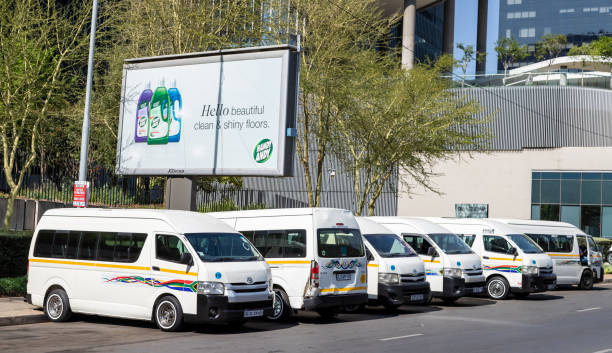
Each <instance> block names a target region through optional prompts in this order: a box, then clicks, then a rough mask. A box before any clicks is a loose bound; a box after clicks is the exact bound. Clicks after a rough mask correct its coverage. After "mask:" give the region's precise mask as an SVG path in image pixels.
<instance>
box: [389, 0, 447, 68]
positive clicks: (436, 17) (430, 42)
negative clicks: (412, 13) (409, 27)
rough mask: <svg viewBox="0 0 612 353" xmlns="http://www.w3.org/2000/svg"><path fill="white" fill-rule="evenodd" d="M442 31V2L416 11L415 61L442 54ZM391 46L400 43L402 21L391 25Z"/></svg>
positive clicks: (429, 58) (399, 44)
mask: <svg viewBox="0 0 612 353" xmlns="http://www.w3.org/2000/svg"><path fill="white" fill-rule="evenodd" d="M443 32H444V3H440V4H438V5H435V6H430V7H427V8H425V9H423V10H420V11H417V13H416V23H415V33H414V35H415V38H414V59H415V61H416V62H426V61H428V60H435V59H436V58H438V57H439V56H440V55H442V45H443V44H442V37H443ZM387 44H388V45H389V46H390V47H392V48H400V47H401V45H402V22H401V21H400V22H398V23H397V24H396V25H395V26H392V27H391V29H390V31H389V42H388V43H387Z"/></svg>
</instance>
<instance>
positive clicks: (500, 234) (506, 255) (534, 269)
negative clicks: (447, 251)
mask: <svg viewBox="0 0 612 353" xmlns="http://www.w3.org/2000/svg"><path fill="white" fill-rule="evenodd" d="M426 219H427V220H429V221H431V222H434V223H437V224H439V225H441V226H443V227H444V228H447V229H448V230H449V231H451V232H453V233H455V234H457V235H459V236H460V237H461V238H462V239H463V240H464V241H465V242H466V243H467V244H468V245H469V246H470V247H471V248H472V250H474V252H475V253H476V254H478V255H479V256H480V258H481V259H482V265H483V268H484V274H485V277H486V279H487V286H486V290H487V294H488V295H489V297H491V298H493V299H505V298H506V297H507V296H508V294H509V293H510V292H512V293H513V294H514V295H515V296H516V297H526V296H528V295H529V294H530V293H536V292H544V291H547V290H552V289H555V287H556V282H557V276H556V275H555V274H554V273H553V267H552V260H551V259H550V257H549V256H548V255H546V254H545V253H544V252H543V251H542V249H541V248H540V247H539V246H538V245H537V244H536V243H535V242H534V241H533V240H531V239H530V238H529V237H527V236H526V235H524V234H522V233H519V232H517V231H516V230H514V229H512V228H511V227H509V226H508V225H506V224H503V223H501V222H498V221H492V220H489V219H480V218H464V219H455V218H426Z"/></svg>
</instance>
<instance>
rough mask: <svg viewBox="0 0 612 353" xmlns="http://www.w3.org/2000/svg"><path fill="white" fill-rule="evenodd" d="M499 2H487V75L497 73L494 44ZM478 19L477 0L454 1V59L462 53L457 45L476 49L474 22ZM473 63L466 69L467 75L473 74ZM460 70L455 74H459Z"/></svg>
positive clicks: (474, 66)
mask: <svg viewBox="0 0 612 353" xmlns="http://www.w3.org/2000/svg"><path fill="white" fill-rule="evenodd" d="M499 1H500V0H489V15H488V16H487V17H488V19H487V20H488V24H487V73H497V54H496V53H495V42H496V41H497V31H498V23H499ZM477 17H478V0H455V52H454V56H455V59H459V58H461V57H462V56H463V55H462V52H461V50H459V49H457V43H463V44H465V45H472V46H473V47H474V49H476V21H477ZM475 69H476V65H475V63H474V62H472V63H471V64H470V66H469V67H468V71H467V73H468V74H474V71H475ZM461 72H462V71H461V69H457V70H455V73H457V74H459V73H461Z"/></svg>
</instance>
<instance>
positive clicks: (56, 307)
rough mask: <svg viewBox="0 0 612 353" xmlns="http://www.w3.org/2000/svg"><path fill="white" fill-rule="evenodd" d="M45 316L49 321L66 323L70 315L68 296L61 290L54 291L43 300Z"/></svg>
mask: <svg viewBox="0 0 612 353" xmlns="http://www.w3.org/2000/svg"><path fill="white" fill-rule="evenodd" d="M45 315H46V316H47V318H48V319H49V320H51V321H57V322H62V321H68V319H70V316H71V315H72V311H71V310H70V302H69V301H68V295H67V294H66V292H65V291H64V290H63V289H54V290H52V291H51V293H49V295H48V296H47V300H45Z"/></svg>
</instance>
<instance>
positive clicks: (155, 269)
mask: <svg viewBox="0 0 612 353" xmlns="http://www.w3.org/2000/svg"><path fill="white" fill-rule="evenodd" d="M151 269H152V270H153V271H159V267H157V266H153V267H151Z"/></svg>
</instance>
